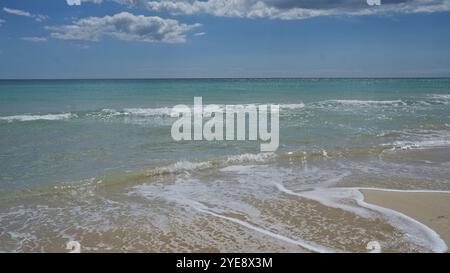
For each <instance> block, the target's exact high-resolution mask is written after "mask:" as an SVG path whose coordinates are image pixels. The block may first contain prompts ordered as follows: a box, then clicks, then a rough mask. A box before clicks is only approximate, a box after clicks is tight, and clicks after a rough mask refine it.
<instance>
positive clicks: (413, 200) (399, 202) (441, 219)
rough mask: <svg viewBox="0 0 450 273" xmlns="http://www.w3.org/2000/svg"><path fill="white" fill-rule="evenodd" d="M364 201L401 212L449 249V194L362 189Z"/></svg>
mask: <svg viewBox="0 0 450 273" xmlns="http://www.w3.org/2000/svg"><path fill="white" fill-rule="evenodd" d="M361 192H362V193H363V194H364V201H366V202H367V203H372V204H375V205H378V206H381V207H385V208H389V209H392V210H395V211H398V212H401V213H403V214H405V215H407V216H409V217H411V218H414V219H416V220H417V221H419V222H421V223H422V224H425V225H427V226H428V227H430V228H431V229H433V230H434V231H435V232H437V233H438V234H439V235H440V236H441V238H442V239H443V240H444V241H445V243H446V244H447V246H449V247H450V193H444V192H442V193H441V192H400V191H399V192H396V191H385V190H367V189H362V190H361Z"/></svg>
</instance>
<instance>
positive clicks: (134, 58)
mask: <svg viewBox="0 0 450 273" xmlns="http://www.w3.org/2000/svg"><path fill="white" fill-rule="evenodd" d="M67 2H70V4H73V5H68V3H67ZM449 11H450V1H448V0H435V1H434V0H431V1H428V2H426V3H425V4H424V2H423V1H420V0H390V1H388V0H385V1H384V2H383V1H382V3H381V5H380V6H369V5H367V3H366V2H365V0H335V1H331V0H316V1H312V0H306V1H302V0H262V1H257V0H234V1H225V0H203V1H197V0H188V1H175V0H82V1H79V0H68V1H67V0H45V1H36V0H0V78H3V79H7V78H171V77H449V76H450V27H449V26H450V12H449Z"/></svg>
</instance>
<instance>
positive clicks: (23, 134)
mask: <svg viewBox="0 0 450 273" xmlns="http://www.w3.org/2000/svg"><path fill="white" fill-rule="evenodd" d="M194 96H202V97H203V103H204V104H249V103H257V104H269V103H274V104H280V105H281V109H282V112H281V121H280V125H281V129H280V132H281V133H280V134H281V136H280V138H281V140H280V152H283V151H309V150H322V149H324V150H329V149H343V148H352V147H360V148H364V147H366V148H369V147H372V146H374V145H379V144H383V143H393V142H395V141H404V140H408V141H423V139H422V138H423V137H422V136H418V138H417V139H409V138H413V137H412V136H410V135H409V133H411V134H414V133H420V132H421V130H430V132H431V131H433V132H434V133H437V134H440V135H439V136H436V137H432V140H431V141H437V142H439V141H441V140H442V141H450V139H449V138H450V137H449V135H447V132H448V130H449V127H448V124H450V118H449V115H450V110H449V103H450V80H449V79H421V80H412V79H408V80H395V79H388V80H380V79H378V80H370V79H369V80H352V79H343V80H336V79H311V80H299V79H275V80H269V79H267V80H266V79H258V80H251V79H249V80H244V79H242V80H240V79H239V80H232V79H230V80H134V81H133V80H73V81H2V82H1V83H0V151H1V153H0V156H1V158H2V164H1V166H0V189H1V190H8V189H21V188H23V187H29V186H36V185H42V184H45V183H48V182H58V181H74V180H81V179H86V178H90V177H94V176H98V175H104V174H106V173H111V172H121V171H130V170H138V169H142V168H147V167H151V166H158V165H162V164H166V163H171V162H172V163H174V162H177V161H186V160H187V161H192V160H206V159H208V158H214V157H219V156H223V155H238V154H245V153H257V152H258V149H259V145H258V144H257V143H249V142H245V143H239V142H237V143H233V142H232V143H227V142H215V143H207V142H200V143H199V142H193V143H189V142H179V143H177V142H174V141H173V140H172V139H171V136H170V127H171V124H172V122H173V119H171V118H170V117H169V114H170V109H171V107H173V106H175V105H177V104H186V105H192V104H193V97H194ZM283 106H286V107H285V108H284V107H283ZM389 132H398V133H399V134H404V135H401V136H398V137H392V138H389V137H385V138H383V137H380V135H382V134H386V133H389ZM430 137H431V136H430ZM441 138H442V139H441Z"/></svg>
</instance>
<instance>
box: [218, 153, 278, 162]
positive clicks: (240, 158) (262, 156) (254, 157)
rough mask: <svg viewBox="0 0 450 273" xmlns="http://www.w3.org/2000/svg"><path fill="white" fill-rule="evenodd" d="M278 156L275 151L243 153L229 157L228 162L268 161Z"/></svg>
mask: <svg viewBox="0 0 450 273" xmlns="http://www.w3.org/2000/svg"><path fill="white" fill-rule="evenodd" d="M275 157H276V154H275V153H259V154H241V155H232V156H229V157H228V158H227V160H226V161H227V163H230V162H232V163H245V162H266V161H268V160H271V159H273V158H275Z"/></svg>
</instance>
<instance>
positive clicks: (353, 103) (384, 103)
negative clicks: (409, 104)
mask: <svg viewBox="0 0 450 273" xmlns="http://www.w3.org/2000/svg"><path fill="white" fill-rule="evenodd" d="M319 104H324V105H336V104H339V105H348V106H370V105H378V106H402V105H406V103H405V102H404V101H402V100H326V101H323V102H319Z"/></svg>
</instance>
